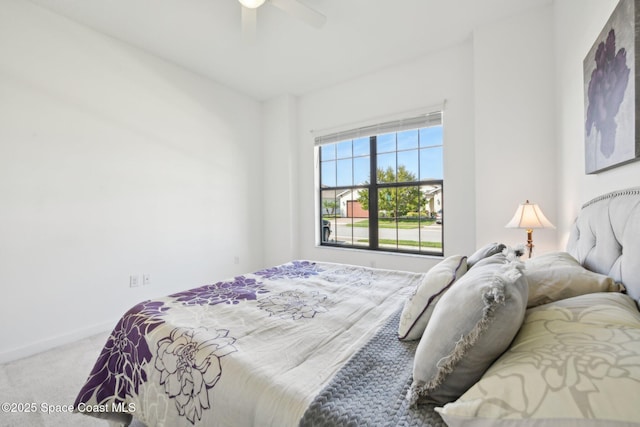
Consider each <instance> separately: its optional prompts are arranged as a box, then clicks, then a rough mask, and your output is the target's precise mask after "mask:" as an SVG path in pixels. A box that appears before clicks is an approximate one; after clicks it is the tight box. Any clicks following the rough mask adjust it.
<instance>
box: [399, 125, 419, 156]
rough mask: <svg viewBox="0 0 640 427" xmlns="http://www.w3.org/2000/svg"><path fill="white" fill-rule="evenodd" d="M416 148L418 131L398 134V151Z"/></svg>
mask: <svg viewBox="0 0 640 427" xmlns="http://www.w3.org/2000/svg"><path fill="white" fill-rule="evenodd" d="M412 148H418V129H414V130H407V131H404V132H398V151H400V150H410V149H412Z"/></svg>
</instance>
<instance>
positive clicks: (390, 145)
mask: <svg viewBox="0 0 640 427" xmlns="http://www.w3.org/2000/svg"><path fill="white" fill-rule="evenodd" d="M376 141H377V142H376V144H377V147H378V153H389V152H392V151H396V134H395V133H387V134H385V135H378V136H377V137H376Z"/></svg>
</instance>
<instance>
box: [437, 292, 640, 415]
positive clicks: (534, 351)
mask: <svg viewBox="0 0 640 427" xmlns="http://www.w3.org/2000/svg"><path fill="white" fill-rule="evenodd" d="M639 390H640V312H638V309H637V308H636V307H635V303H634V301H633V300H632V299H631V298H630V297H629V296H627V295H624V294H620V293H594V294H587V295H581V296H577V297H573V298H569V299H565V300H562V301H557V302H554V303H551V304H546V305H543V306H540V307H535V308H532V309H530V310H528V312H527V315H526V318H525V320H524V323H523V325H522V328H521V329H520V332H519V333H518V335H517V336H516V338H515V340H514V341H513V344H512V345H511V347H510V348H509V350H507V352H505V353H504V354H503V355H502V357H500V358H499V359H498V360H497V361H496V362H495V363H494V364H493V365H492V366H491V367H490V368H489V369H488V370H487V372H486V373H485V375H484V376H483V377H482V378H481V379H480V381H479V382H478V383H477V384H475V385H474V386H473V387H471V388H470V389H469V390H468V391H467V392H466V393H465V394H464V395H462V397H460V399H458V400H457V401H456V402H453V403H448V404H446V405H444V407H441V408H436V411H437V412H439V413H440V415H441V416H442V418H443V419H444V421H445V422H446V423H447V425H448V426H449V427H461V426H465V427H476V426H477V427H480V426H482V427H484V426H495V425H499V426H501V427H512V426H513V427H522V426H526V427H546V426H554V427H568V426H580V427H582V426H592V427H593V426H609V425H615V426H620V427H622V426H632V425H633V426H639V425H640V409H638V392H639Z"/></svg>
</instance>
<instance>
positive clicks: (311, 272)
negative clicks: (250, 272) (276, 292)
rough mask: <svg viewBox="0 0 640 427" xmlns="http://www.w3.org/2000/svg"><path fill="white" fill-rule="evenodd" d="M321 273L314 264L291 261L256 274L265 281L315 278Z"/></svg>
mask: <svg viewBox="0 0 640 427" xmlns="http://www.w3.org/2000/svg"><path fill="white" fill-rule="evenodd" d="M320 272H322V270H321V269H320V267H318V266H317V265H316V263H315V262H309V261H292V262H291V263H289V264H284V265H280V266H277V267H272V268H267V269H264V270H261V271H258V272H256V273H255V274H256V275H258V276H262V277H264V278H265V279H270V280H275V279H299V278H300V279H306V278H308V277H310V276H315V275H317V274H319V273H320Z"/></svg>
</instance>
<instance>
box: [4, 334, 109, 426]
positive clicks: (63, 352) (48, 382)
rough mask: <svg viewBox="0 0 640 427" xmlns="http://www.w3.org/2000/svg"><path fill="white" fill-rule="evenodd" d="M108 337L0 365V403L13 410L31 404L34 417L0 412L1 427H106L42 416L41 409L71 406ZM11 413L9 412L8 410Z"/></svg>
mask: <svg viewBox="0 0 640 427" xmlns="http://www.w3.org/2000/svg"><path fill="white" fill-rule="evenodd" d="M107 337H108V333H107V332H105V333H103V334H100V335H96V336H93V337H91V338H87V339H83V340H80V341H78V342H75V343H72V344H68V345H64V346H62V347H59V348H56V349H54V350H50V351H47V352H44V353H40V354H37V355H35V356H31V357H28V358H25V359H20V360H16V361H13V362H9V363H6V364H3V365H0V403H2V404H5V403H10V404H12V403H16V404H17V405H13V406H14V408H13V409H18V408H21V407H22V406H24V404H31V403H35V404H36V407H37V411H36V412H34V413H24V412H22V413H17V412H5V411H6V409H7V408H6V405H3V406H2V410H1V412H0V426H1V427H31V426H34V427H41V426H42V427H63V426H64V427H69V426H71V427H74V426H82V427H84V426H87V427H103V426H104V427H107V426H109V425H110V424H109V423H108V422H107V421H104V420H100V419H96V418H93V417H89V416H86V415H81V414H74V413H64V412H53V413H46V411H43V410H42V409H43V406H42V405H45V406H46V407H48V406H49V405H72V404H73V402H74V401H75V398H76V394H77V393H78V391H79V390H80V388H81V387H82V385H83V384H84V381H85V380H86V379H87V376H88V375H89V372H90V371H91V368H92V367H93V364H94V363H95V361H96V358H97V357H98V355H99V353H100V350H101V349H102V346H103V345H104V343H105V342H106V339H107ZM10 409H11V408H10Z"/></svg>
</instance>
